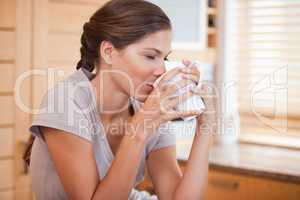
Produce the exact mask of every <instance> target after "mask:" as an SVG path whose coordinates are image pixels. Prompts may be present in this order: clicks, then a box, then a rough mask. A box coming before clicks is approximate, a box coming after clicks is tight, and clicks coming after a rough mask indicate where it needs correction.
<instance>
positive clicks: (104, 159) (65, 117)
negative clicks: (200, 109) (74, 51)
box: [29, 69, 176, 200]
mask: <svg viewBox="0 0 300 200" xmlns="http://www.w3.org/2000/svg"><path fill="white" fill-rule="evenodd" d="M91 78H92V74H91V73H90V72H88V71H87V70H85V69H79V70H77V71H75V72H74V73H72V74H71V75H70V76H69V77H67V78H66V79H65V80H63V81H60V82H58V83H57V84H56V85H55V86H54V87H53V88H52V89H50V90H49V91H48V92H47V94H46V95H45V96H44V97H43V100H42V103H41V105H40V112H39V113H38V114H36V115H35V117H34V120H33V123H32V125H31V127H30V131H31V133H32V134H33V135H34V136H36V139H35V141H34V144H33V147H32V153H31V163H30V167H29V172H30V176H31V178H32V188H33V191H34V193H35V196H36V198H37V199H38V200H53V199H66V198H67V197H66V193H65V191H64V188H63V186H62V184H61V182H60V179H59V177H58V174H57V171H56V169H55V167H54V165H53V161H52V160H51V158H50V156H49V152H48V148H47V145H46V143H45V141H44V137H43V134H42V132H41V130H40V128H39V127H40V126H45V127H51V128H56V129H59V130H63V131H65V132H67V133H68V134H73V135H75V136H78V137H80V138H82V139H85V140H87V141H89V142H91V143H92V144H93V149H94V156H95V160H96V165H97V169H98V175H99V179H100V180H102V179H103V177H104V176H105V175H106V173H107V171H108V170H109V168H110V166H111V164H112V162H113V160H114V155H113V153H112V150H111V148H110V145H109V143H108V140H107V138H106V134H105V131H104V126H103V124H102V123H101V119H100V115H99V112H98V110H97V107H96V106H95V105H96V103H95V102H96V100H95V99H96V96H95V93H94V91H93V89H92V85H91V83H90V79H91ZM132 103H133V105H134V110H135V111H137V110H138V109H139V108H140V107H141V105H142V103H141V102H138V101H137V100H132ZM170 123H171V122H168V123H165V124H162V125H161V126H160V127H159V129H158V130H157V132H156V133H155V134H154V135H153V136H151V137H150V138H149V140H148V141H147V143H146V145H145V148H144V150H143V155H142V159H141V161H140V165H139V169H138V173H137V176H136V180H135V186H136V185H137V184H138V183H140V182H141V181H142V180H143V178H144V172H145V171H144V170H145V161H146V159H147V157H148V155H149V153H150V152H151V151H153V150H156V149H160V148H163V147H167V146H170V145H175V143H176V137H175V134H173V132H172V131H171V129H170V126H168V124H170ZM134 193H135V194H134ZM138 196H139V195H137V194H136V191H134V189H133V190H132V192H131V195H130V197H129V199H137V198H139V197H138ZM139 199H141V198H139ZM143 199H144V198H143ZM151 199H152V198H151Z"/></svg>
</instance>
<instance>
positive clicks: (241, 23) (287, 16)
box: [226, 0, 300, 147]
mask: <svg viewBox="0 0 300 200" xmlns="http://www.w3.org/2000/svg"><path fill="white" fill-rule="evenodd" d="M231 3H232V4H231V6H230V9H232V10H231V12H230V13H231V16H230V18H229V20H228V22H227V23H228V27H229V32H230V36H228V38H229V42H228V43H229V44H230V45H229V46H228V48H227V50H229V54H228V55H229V56H228V59H229V62H228V63H230V66H228V64H227V66H226V67H229V68H231V69H230V70H231V72H232V74H233V80H234V81H235V83H236V84H235V86H236V94H237V102H238V105H237V106H238V110H239V114H240V140H241V141H247V142H249V141H250V142H255V143H264V144H272V145H274V144H275V145H284V146H293V147H300V100H299V98H300V37H299V35H300V0H265V1H261V0H233V1H231Z"/></svg>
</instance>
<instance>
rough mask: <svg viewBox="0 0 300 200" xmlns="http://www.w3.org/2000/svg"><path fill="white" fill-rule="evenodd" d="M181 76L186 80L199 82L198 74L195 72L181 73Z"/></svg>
mask: <svg viewBox="0 0 300 200" xmlns="http://www.w3.org/2000/svg"><path fill="white" fill-rule="evenodd" d="M181 76H182V78H183V79H188V80H191V81H193V82H194V83H195V84H196V85H197V84H198V82H199V76H198V75H195V74H182V75H181Z"/></svg>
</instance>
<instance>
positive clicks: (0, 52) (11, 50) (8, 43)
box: [0, 31, 16, 60]
mask: <svg viewBox="0 0 300 200" xmlns="http://www.w3.org/2000/svg"><path fill="white" fill-rule="evenodd" d="M0 44H1V48H0V60H14V59H15V48H16V46H15V33H14V32H12V31H0Z"/></svg>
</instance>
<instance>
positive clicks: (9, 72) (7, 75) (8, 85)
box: [0, 64, 14, 92]
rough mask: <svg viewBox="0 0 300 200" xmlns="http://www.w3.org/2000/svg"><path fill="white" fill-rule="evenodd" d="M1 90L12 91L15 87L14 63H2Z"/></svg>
mask: <svg viewBox="0 0 300 200" xmlns="http://www.w3.org/2000/svg"><path fill="white" fill-rule="evenodd" d="M0 80H1V84H0V92H12V91H13V87H14V65H13V64H0Z"/></svg>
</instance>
